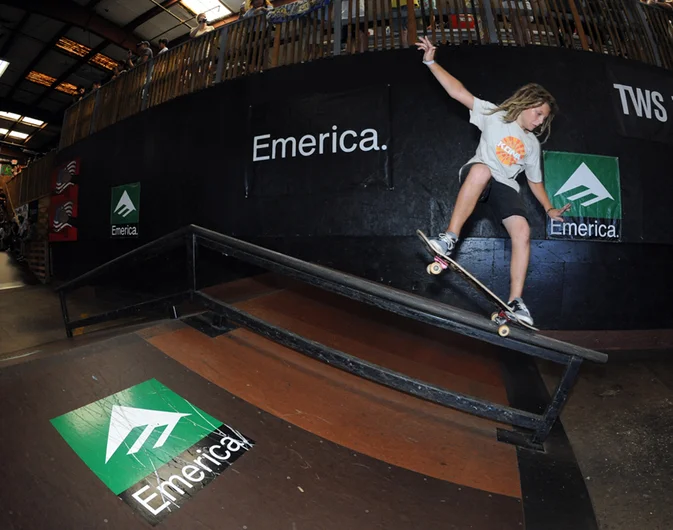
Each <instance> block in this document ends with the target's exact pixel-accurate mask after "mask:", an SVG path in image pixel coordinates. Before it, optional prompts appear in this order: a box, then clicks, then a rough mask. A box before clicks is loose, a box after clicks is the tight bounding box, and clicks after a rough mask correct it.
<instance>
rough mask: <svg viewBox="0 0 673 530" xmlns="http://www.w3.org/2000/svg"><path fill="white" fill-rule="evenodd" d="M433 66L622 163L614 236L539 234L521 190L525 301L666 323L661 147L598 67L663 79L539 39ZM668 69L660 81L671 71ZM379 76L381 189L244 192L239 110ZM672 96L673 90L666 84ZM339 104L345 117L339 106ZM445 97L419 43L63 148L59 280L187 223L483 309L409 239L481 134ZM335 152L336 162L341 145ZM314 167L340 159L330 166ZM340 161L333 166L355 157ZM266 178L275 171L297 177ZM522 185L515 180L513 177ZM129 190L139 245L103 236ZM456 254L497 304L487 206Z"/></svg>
mask: <svg viewBox="0 0 673 530" xmlns="http://www.w3.org/2000/svg"><path fill="white" fill-rule="evenodd" d="M437 55H438V57H437V60H438V61H439V62H440V63H441V64H442V65H444V66H445V67H446V68H447V69H448V70H449V71H450V72H452V73H453V74H454V75H455V76H456V77H458V78H459V79H460V80H461V81H463V83H464V84H465V85H466V87H467V88H468V89H469V90H471V91H472V92H473V93H474V94H475V95H476V96H478V97H481V98H484V99H488V100H490V101H494V102H498V101H501V100H503V99H504V98H506V97H507V96H509V95H510V94H511V93H512V91H513V90H515V89H516V88H517V87H518V86H520V85H522V84H524V83H527V82H538V83H541V84H543V85H544V86H545V87H547V88H548V89H549V90H550V91H551V92H552V93H553V94H554V95H555V96H556V98H557V100H558V102H559V105H560V107H561V114H560V115H559V116H558V117H557V118H556V119H555V121H554V123H553V131H552V136H551V138H550V140H549V141H548V142H547V143H546V144H544V145H543V149H545V150H551V151H569V152H579V153H590V154H598V155H608V156H617V157H619V166H620V174H621V183H622V190H621V192H622V204H623V237H622V240H623V241H622V243H587V242H559V241H548V240H544V237H545V231H544V219H545V216H544V212H543V211H542V209H541V207H540V206H539V204H538V203H537V202H536V201H535V199H534V197H533V196H532V194H531V193H530V191H529V190H528V189H527V187H526V186H525V185H524V186H522V188H523V190H524V191H523V193H524V198H525V201H526V203H527V206H528V208H529V211H530V212H531V227H532V236H533V239H534V240H535V241H533V244H532V247H533V248H532V256H531V266H530V272H529V277H528V282H527V285H526V292H525V293H524V298H525V300H526V302H527V303H528V305H529V306H530V307H531V310H532V311H533V315H534V317H535V318H536V323H537V324H539V325H540V326H541V327H543V328H547V329H614V328H641V329H647V328H663V327H670V326H671V322H673V308H672V306H671V304H669V303H667V301H666V299H664V298H663V297H662V298H659V295H664V294H671V293H673V280H672V279H671V275H670V271H671V269H672V267H673V233H672V231H671V229H670V228H669V227H670V221H669V214H668V210H669V208H668V204H669V202H670V197H671V196H672V195H673V179H672V178H671V171H670V166H671V162H673V157H672V156H671V146H667V145H666V144H663V143H657V142H648V141H645V140H641V139H634V138H626V137H624V136H621V135H620V134H619V133H618V131H617V127H618V124H617V119H616V114H615V109H614V106H613V101H612V97H613V93H612V92H613V91H614V89H613V88H612V81H611V80H609V79H608V75H607V73H606V66H607V65H609V64H614V63H620V65H621V66H622V67H624V68H627V69H629V71H630V72H633V75H634V76H636V77H637V75H638V72H640V71H643V70H647V71H648V72H649V71H655V72H656V73H658V74H659V75H666V76H668V75H669V74H667V73H666V72H663V71H660V70H657V69H653V68H649V67H646V66H643V65H639V64H637V63H631V62H627V61H623V60H620V59H615V58H611V57H605V56H601V55H598V54H592V53H582V52H575V51H569V50H560V49H551V48H500V47H484V46H482V47H469V48H468V47H465V48H441V49H440V50H439V52H438V54H437ZM670 77H673V76H670ZM382 84H383V85H385V84H388V85H390V99H391V103H390V107H391V113H392V121H391V126H392V138H393V143H392V152H391V155H392V181H393V184H394V186H393V188H392V189H388V188H382V187H374V188H368V187H364V186H361V187H359V188H356V189H351V190H349V191H340V192H330V193H324V192H322V193H321V192H318V191H316V190H312V189H309V187H307V189H306V190H305V192H303V193H296V194H292V195H287V194H286V195H277V196H273V195H272V196H268V195H267V196H257V195H255V194H254V193H252V194H248V195H247V196H246V192H245V191H246V190H245V177H244V175H245V172H246V169H247V166H248V164H249V160H250V150H251V139H250V137H249V132H248V116H249V111H250V105H263V104H267V103H272V104H273V105H275V106H282V105H292V101H293V100H295V99H297V98H301V97H304V96H309V95H311V94H316V93H320V94H331V93H336V92H342V91H348V90H355V89H358V88H361V87H363V86H381V85H382ZM670 96H673V94H670ZM348 112H349V108H343V109H342V113H343V114H341V113H340V116H341V117H343V116H348ZM468 119H469V116H468V111H467V110H466V109H465V108H464V107H462V106H461V105H460V104H458V103H456V102H454V101H452V100H450V98H449V97H448V96H447V95H446V94H445V93H444V92H443V90H442V89H441V87H440V86H439V84H438V83H437V82H436V81H435V80H434V78H433V77H432V75H431V74H430V73H429V72H428V71H427V68H426V67H425V66H424V65H423V64H422V63H421V62H420V55H419V53H418V52H417V51H416V50H401V51H390V52H379V53H369V54H364V55H362V56H355V57H339V58H334V59H329V60H322V61H318V62H314V63H309V64H304V65H295V66H291V67H283V68H278V69H275V70H271V71H269V72H265V73H263V74H260V75H254V76H250V77H248V78H245V79H239V80H236V81H230V82H226V83H223V84H221V85H219V86H216V87H213V88H211V89H208V90H205V91H202V92H200V93H196V94H192V95H189V96H186V97H182V98H179V99H176V100H174V101H172V102H169V103H167V104H164V105H162V106H160V107H157V108H154V109H150V110H148V111H146V112H143V113H141V114H139V115H137V116H134V117H132V118H129V119H127V120H125V121H123V122H121V123H118V124H116V125H114V126H112V127H109V128H107V129H105V130H103V131H101V132H99V133H97V134H96V135H94V136H92V137H90V138H88V139H85V140H83V141H81V142H79V143H77V144H76V145H74V146H72V147H71V148H68V149H66V150H64V151H63V152H61V153H60V155H59V160H60V162H65V161H67V160H69V159H70V158H72V157H74V156H79V157H80V159H81V177H80V191H79V221H78V225H79V241H78V242H76V243H60V244H55V245H53V247H54V251H53V256H54V266H55V273H56V274H57V275H58V276H61V277H72V276H74V275H76V274H78V273H81V272H84V271H86V270H89V269H90V268H92V267H93V266H95V265H98V264H100V263H103V262H105V261H107V260H108V259H110V258H112V257H114V256H117V255H119V254H121V253H123V252H125V251H127V250H129V249H131V248H134V247H135V246H138V245H139V244H142V243H145V242H148V241H151V240H153V239H154V238H156V237H158V236H160V235H162V234H165V233H167V232H170V231H172V230H174V229H176V228H178V227H180V226H183V225H184V224H187V223H196V224H200V225H202V226H205V227H208V228H211V229H214V230H217V231H220V232H223V233H226V234H230V235H233V236H234V237H239V238H241V239H246V240H250V241H255V242H260V243H261V244H264V245H266V246H268V247H270V248H274V249H276V250H279V251H282V252H287V253H289V254H292V255H295V256H298V257H301V258H304V259H308V260H311V261H315V262H318V263H322V264H326V265H330V266H334V267H336V268H339V269H341V270H345V271H348V272H351V273H354V274H359V275H362V276H365V277H367V278H370V279H373V280H376V281H379V282H382V283H385V284H390V285H393V286H395V287H398V288H402V289H407V290H413V291H414V292H418V293H420V294H422V295H425V296H429V297H433V298H436V299H440V300H442V301H446V302H448V303H453V304H456V305H459V306H462V307H465V308H468V309H471V310H475V311H488V310H489V309H490V308H489V306H488V305H487V304H484V302H483V301H482V299H481V298H480V297H479V296H478V295H476V294H475V293H474V292H472V290H471V289H470V288H469V287H468V286H466V285H465V284H463V283H462V282H461V281H460V280H458V279H456V278H455V277H452V276H451V275H443V276H441V277H440V278H439V279H438V278H435V277H429V276H428V275H427V274H426V272H425V265H426V263H427V261H428V258H427V256H426V255H425V254H424V253H423V251H422V249H421V247H420V245H419V242H418V241H417V239H416V238H415V236H414V235H413V234H414V232H415V230H416V229H417V228H421V229H424V230H425V231H426V232H430V233H436V232H438V231H440V230H443V229H444V228H445V227H446V224H447V223H448V219H449V216H450V213H451V209H452V204H453V202H454V200H455V196H456V194H457V189H458V188H457V180H456V179H457V173H458V169H459V168H460V166H461V165H462V164H463V163H464V162H465V161H467V160H468V159H469V158H470V157H471V156H472V155H473V153H474V150H475V148H476V145H477V141H478V130H477V129H476V128H475V127H474V126H472V125H470V124H469V122H468ZM341 156H343V154H342V155H341ZM325 163H326V164H327V163H330V164H331V163H335V162H334V159H333V160H329V159H326V160H325ZM337 163H343V164H344V171H345V172H348V171H357V167H350V166H348V161H344V160H341V161H338V160H337ZM292 178H293V175H291V174H279V175H278V179H292ZM521 179H522V180H521V182H522V183H523V179H524V177H521ZM137 181H140V182H141V183H142V184H141V185H142V199H141V237H140V238H139V239H137V240H122V241H119V240H110V237H109V230H110V226H109V225H110V223H109V209H110V187H111V186H116V185H119V184H123V183H130V182H137ZM463 236H466V237H468V239H466V240H465V241H464V243H463V244H462V246H461V247H460V249H459V253H458V254H457V258H458V259H459V260H460V261H461V262H463V263H464V264H465V266H467V267H468V268H469V269H470V270H472V271H473V272H474V273H475V274H476V275H477V276H478V277H480V278H481V279H483V280H484V281H485V282H486V283H488V284H489V285H490V286H492V287H493V289H494V290H495V291H496V292H497V293H498V294H500V295H501V296H503V297H506V296H507V295H508V261H509V248H510V247H509V240H508V239H507V238H506V234H505V232H504V230H503V229H502V228H501V227H500V226H497V225H496V224H494V223H493V222H492V221H491V220H490V219H489V218H488V216H487V214H486V212H485V211H484V210H482V207H478V209H477V211H476V213H475V215H474V218H473V221H471V222H470V223H469V224H468V225H467V226H466V228H465V231H464V233H463Z"/></svg>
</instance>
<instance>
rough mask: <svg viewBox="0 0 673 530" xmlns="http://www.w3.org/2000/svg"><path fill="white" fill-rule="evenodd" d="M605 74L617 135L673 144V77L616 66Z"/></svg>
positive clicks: (633, 66) (608, 68) (611, 65)
mask: <svg viewBox="0 0 673 530" xmlns="http://www.w3.org/2000/svg"><path fill="white" fill-rule="evenodd" d="M607 72H608V79H609V80H610V85H611V86H610V90H611V92H612V103H613V107H614V110H615V115H616V117H617V123H618V124H619V132H620V133H621V134H622V135H623V136H627V137H631V138H641V139H643V140H651V141H654V142H666V143H670V144H673V124H672V122H673V76H671V75H667V74H663V73H659V72H655V71H653V70H652V69H650V68H647V67H636V66H635V65H629V66H628V67H626V66H623V65H621V64H618V63H614V64H610V65H609V66H608V67H607Z"/></svg>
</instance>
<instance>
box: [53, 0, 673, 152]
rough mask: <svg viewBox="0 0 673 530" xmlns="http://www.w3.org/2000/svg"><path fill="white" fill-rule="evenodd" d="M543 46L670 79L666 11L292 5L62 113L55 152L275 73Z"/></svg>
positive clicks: (624, 0) (670, 14)
mask: <svg viewBox="0 0 673 530" xmlns="http://www.w3.org/2000/svg"><path fill="white" fill-rule="evenodd" d="M419 34H422V35H427V36H429V37H430V38H431V39H432V40H433V41H436V42H441V43H442V44H448V45H458V44H462V45H465V44H467V45H480V44H498V45H501V46H553V47H562V48H572V49H578V50H584V51H587V52H594V53H602V54H608V55H614V56H619V57H624V58H627V59H632V60H636V61H640V62H644V63H648V64H652V65H657V66H660V67H663V68H667V69H671V70H673V11H669V10H668V9H665V8H662V7H658V6H651V5H646V4H642V3H640V2H637V1H635V0H416V2H415V3H414V1H413V0H331V1H330V0H300V2H295V3H293V4H287V5H285V6H281V7H280V8H277V9H275V10H273V11H272V12H270V13H269V14H267V15H256V16H253V17H248V18H243V19H240V20H238V21H236V22H234V23H231V24H228V25H225V26H223V27H221V28H219V29H217V30H216V31H212V32H210V33H207V34H205V35H203V36H201V37H199V38H197V39H192V40H190V41H188V42H186V43H184V44H182V45H180V46H178V47H176V48H174V49H172V50H170V51H168V52H166V53H163V54H161V55H158V56H157V57H155V58H154V59H153V60H152V61H151V62H148V63H145V64H141V65H139V66H137V67H135V68H133V69H132V70H131V71H129V72H126V73H124V74H122V75H121V76H119V77H117V78H115V79H114V80H112V81H111V82H109V83H107V84H106V85H105V86H103V87H102V88H100V89H99V90H97V91H95V92H94V93H91V94H89V95H88V96H87V97H85V98H84V99H82V100H81V101H79V102H78V103H76V104H74V105H73V106H71V107H70V108H69V109H68V110H67V111H66V114H65V117H64V123H63V130H62V136H61V144H60V147H61V148H63V147H67V146H69V145H72V144H73V143H74V142H76V141H78V140H80V139H82V138H85V137H86V136H89V135H90V134H93V133H95V132H96V131H99V130H101V129H103V128H105V127H107V126H109V125H111V124H113V123H116V122H118V121H120V120H123V119H124V118H126V117H128V116H131V115H133V114H137V113H138V112H141V111H143V110H145V109H147V108H150V107H153V106H155V105H159V104H161V103H164V102H166V101H168V100H170V99H173V98H175V97H178V96H181V95H184V94H189V93H192V92H195V91H198V90H201V89H203V88H207V87H209V86H211V85H213V84H215V83H220V82H224V81H227V80H230V79H235V78H237V77H241V76H245V75H249V74H252V73H255V72H260V71H263V70H267V69H270V68H275V67H278V66H283V65H288V64H295V63H300V62H308V61H315V60H319V59H321V58H323V57H329V56H334V55H340V54H353V53H363V52H366V51H376V50H387V49H394V48H402V47H408V46H410V45H413V43H414V42H415V41H416V39H417V36H418V35H419Z"/></svg>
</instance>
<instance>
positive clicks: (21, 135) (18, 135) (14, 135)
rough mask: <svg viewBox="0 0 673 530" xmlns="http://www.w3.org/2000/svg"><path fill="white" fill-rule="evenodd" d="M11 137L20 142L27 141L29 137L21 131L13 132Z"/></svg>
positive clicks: (10, 134)
mask: <svg viewBox="0 0 673 530" xmlns="http://www.w3.org/2000/svg"><path fill="white" fill-rule="evenodd" d="M9 136H11V137H12V138H18V139H19V140H25V139H26V138H28V135H27V134H26V133H22V132H19V131H12V132H11V133H9Z"/></svg>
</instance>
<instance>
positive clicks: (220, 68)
mask: <svg viewBox="0 0 673 530" xmlns="http://www.w3.org/2000/svg"><path fill="white" fill-rule="evenodd" d="M218 31H220V51H219V53H218V54H217V72H216V74H215V82H216V83H219V82H221V81H222V73H223V72H224V56H225V52H226V49H227V37H228V36H229V24H227V25H226V26H224V27H223V28H220V29H219V30H218Z"/></svg>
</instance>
